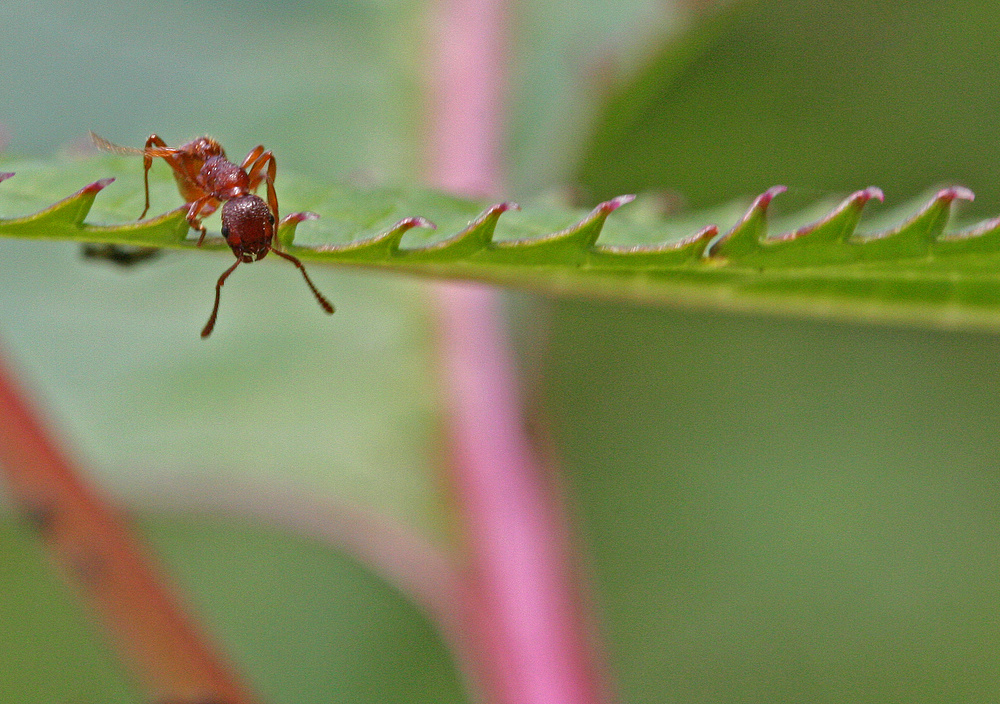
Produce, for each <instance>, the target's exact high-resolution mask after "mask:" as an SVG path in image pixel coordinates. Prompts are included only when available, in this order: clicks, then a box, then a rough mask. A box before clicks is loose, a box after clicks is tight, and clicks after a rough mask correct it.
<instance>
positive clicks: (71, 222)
mask: <svg viewBox="0 0 1000 704" xmlns="http://www.w3.org/2000/svg"><path fill="white" fill-rule="evenodd" d="M10 176H13V174H10ZM8 178H9V176H8ZM113 181H114V179H113V178H102V179H99V180H97V181H94V182H93V183H88V184H87V185H86V186H84V187H83V188H81V189H80V190H79V191H77V192H76V193H74V194H73V195H71V196H67V197H66V198H63V199H62V200H60V201H56V202H55V203H53V204H52V205H50V206H49V207H48V208H44V209H43V210H39V211H38V212H37V213H33V214H31V215H26V216H24V217H22V218H12V219H10V220H4V221H3V223H4V226H5V227H17V226H18V225H21V224H29V223H30V224H36V225H37V223H38V222H39V221H40V220H44V221H46V223H48V224H50V225H53V226H55V228H57V229H62V228H67V227H68V228H70V229H73V230H76V229H79V228H80V226H81V225H82V224H83V220H84V218H86V217H87V213H89V212H90V208H91V206H93V205H94V198H96V197H97V194H98V193H99V192H101V191H102V190H104V188H105V187H107V186H108V184H110V183H112V182H113ZM57 229H54V230H53V234H55V233H56V232H57Z"/></svg>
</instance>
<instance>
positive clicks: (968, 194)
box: [934, 186, 976, 203]
mask: <svg viewBox="0 0 1000 704" xmlns="http://www.w3.org/2000/svg"><path fill="white" fill-rule="evenodd" d="M975 199H976V194H975V193H973V192H972V191H971V190H970V189H968V188H966V187H965V186H951V187H949V188H942V189H941V190H940V191H938V192H937V193H936V194H935V195H934V200H936V201H943V202H945V203H950V202H951V201H953V200H968V201H973V200H975Z"/></svg>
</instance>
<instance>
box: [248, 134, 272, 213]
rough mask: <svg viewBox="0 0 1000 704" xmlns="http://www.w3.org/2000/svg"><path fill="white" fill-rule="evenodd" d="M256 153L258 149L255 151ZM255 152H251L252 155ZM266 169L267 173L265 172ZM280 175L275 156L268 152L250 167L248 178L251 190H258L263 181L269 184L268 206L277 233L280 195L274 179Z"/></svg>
mask: <svg viewBox="0 0 1000 704" xmlns="http://www.w3.org/2000/svg"><path fill="white" fill-rule="evenodd" d="M254 151H256V149H255V150H254ZM252 153H253V152H251V154H252ZM265 167H266V168H267V171H264V169H265ZM277 173H278V164H277V162H276V161H275V160H274V154H272V153H271V152H269V151H267V152H264V153H262V154H261V155H260V156H258V157H257V160H256V161H255V162H254V163H253V165H252V166H251V167H250V171H249V172H248V173H247V176H248V177H249V178H250V190H257V187H258V186H259V185H260V182H261V181H266V182H267V204H268V205H269V206H270V208H271V214H272V215H274V227H275V231H277V228H278V222H279V218H278V194H277V193H275V192H274V177H275V176H276V175H277Z"/></svg>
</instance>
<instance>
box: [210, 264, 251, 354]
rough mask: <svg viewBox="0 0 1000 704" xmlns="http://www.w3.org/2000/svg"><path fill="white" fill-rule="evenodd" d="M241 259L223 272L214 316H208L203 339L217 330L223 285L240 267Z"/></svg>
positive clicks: (216, 297)
mask: <svg viewBox="0 0 1000 704" xmlns="http://www.w3.org/2000/svg"><path fill="white" fill-rule="evenodd" d="M240 261H242V260H240V259H237V260H236V263H235V264H233V265H232V266H231V267H229V268H228V269H226V270H225V271H224V272H222V276H220V277H219V281H218V283H216V284H215V305H214V306H212V314H211V315H210V316H208V322H207V323H205V327H204V329H203V330H202V331H201V336H202V337H203V338H205V337H208V336H209V335H211V334H212V329H213V328H215V318H216V317H217V316H218V315H219V298H220V297H221V296H222V285H223V284H224V283H226V279H227V278H228V277H229V275H230V274H232V273H233V271H235V270H236V267H238V266H239V265H240Z"/></svg>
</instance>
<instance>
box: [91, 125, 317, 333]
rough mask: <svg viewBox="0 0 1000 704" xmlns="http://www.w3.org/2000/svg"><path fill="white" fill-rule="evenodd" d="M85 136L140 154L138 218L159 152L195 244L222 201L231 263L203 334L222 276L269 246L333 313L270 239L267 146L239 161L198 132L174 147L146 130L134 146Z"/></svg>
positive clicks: (273, 213)
mask: <svg viewBox="0 0 1000 704" xmlns="http://www.w3.org/2000/svg"><path fill="white" fill-rule="evenodd" d="M90 136H91V138H92V139H93V140H94V143H95V144H96V145H97V146H98V147H100V148H101V149H104V150H107V151H110V152H115V153H117V154H141V155H142V162H143V181H144V183H145V186H146V207H145V208H143V210H142V214H141V215H140V216H139V219H140V220H142V219H143V218H144V217H145V216H146V213H147V212H148V211H149V169H150V167H151V166H152V165H153V159H154V158H155V157H160V158H162V159H163V160H164V161H166V162H167V164H168V165H169V166H170V168H171V169H173V172H174V180H176V181H177V188H178V190H179V191H180V193H181V197H182V198H184V202H185V203H186V204H187V209H188V212H187V221H188V224H189V225H190V226H191V229H193V230H197V231H198V232H200V233H201V236H200V237H198V245H197V246H199V247H200V246H201V243H202V242H204V241H205V234H206V230H205V226H204V225H202V224H201V219H202V218H203V217H207V216H209V215H211V214H212V213H214V212H215V210H216V209H217V208H218V207H219V205H222V236H223V237H225V238H226V244H228V245H229V246H230V248H232V250H233V254H235V255H236V263H235V264H233V265H232V266H231V267H229V268H228V269H226V271H225V272H223V274H222V276H220V277H219V281H218V283H216V285H215V306H214V307H213V308H212V315H210V316H209V318H208V322H207V323H206V324H205V328H204V330H202V331H201V336H202V337H208V336H209V335H211V334H212V328H214V327H215V318H216V316H217V315H218V313H219V298H220V296H221V294H222V285H223V284H224V283H225V282H226V278H227V277H228V276H229V275H230V274H232V273H233V271H234V270H235V269H236V267H238V266H239V265H240V263H241V262H247V263H250V262H255V261H257V260H259V259H263V258H264V257H266V256H267V253H268V252H274V253H275V254H277V255H278V256H279V257H282V258H284V259H287V260H288V261H290V262H291V263H292V264H294V265H295V266H296V267H298V269H299V271H301V272H302V276H303V277H304V278H305V280H306V283H307V284H308V285H309V290H311V291H312V292H313V295H314V296H316V300H317V301H318V302H319V304H320V306H322V308H323V310H325V311H326V312H327V313H333V306H332V305H331V304H330V302H329V301H328V300H326V298H324V297H323V294H321V293H320V292H319V291H318V290H317V289H316V287H315V286H314V285H313V282H312V281H311V280H310V279H309V275H308V274H307V273H306V269H305V267H304V266H302V262H300V261H299V260H298V259H297V258H296V257H293V256H292V255H291V254H287V253H285V252H282V251H281V250H280V249H278V241H277V240H275V239H274V233H275V223H276V222H277V221H278V196H277V195H276V194H275V192H274V176H275V173H276V171H277V166H276V164H275V161H274V154H272V153H271V152H270V150H267V151H265V150H264V147H263V146H262V145H259V146H256V147H254V148H253V149H251V150H250V153H249V154H247V157H246V159H244V160H243V163H242V164H239V165H237V164H234V163H233V162H231V161H229V159H228V158H226V152H225V151H224V150H223V149H222V146H221V145H220V144H219V143H218V142H216V141H215V140H214V139H211V138H210V137H199V138H198V139H195V140H193V141H191V142H188V143H187V144H183V145H181V146H179V147H168V146H167V143H166V142H164V141H163V140H162V139H160V138H159V137H158V136H156V135H155V134H151V135H149V139H147V140H146V146H145V148H143V149H135V148H134V147H123V146H120V145H118V144H113V143H111V142H109V141H108V140H106V139H104V138H103V137H98V136H97V135H96V134H94V133H93V132H91V133H90ZM262 182H264V183H266V184H267V203H265V202H264V200H263V199H262V198H261V197H260V196H258V195H256V193H253V191H256V190H257V188H258V187H259V186H260V184H261V183H262Z"/></svg>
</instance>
